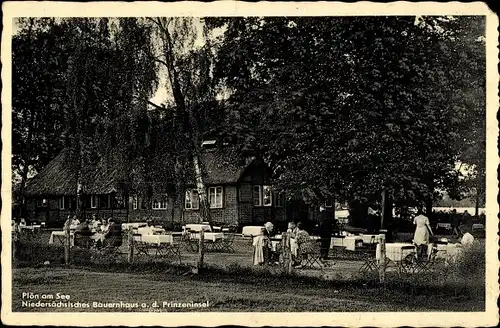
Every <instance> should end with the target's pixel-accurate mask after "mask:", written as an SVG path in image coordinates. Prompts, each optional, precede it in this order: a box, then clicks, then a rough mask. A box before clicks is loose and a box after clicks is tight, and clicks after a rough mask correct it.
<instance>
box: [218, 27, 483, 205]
mask: <svg viewBox="0 0 500 328" xmlns="http://www.w3.org/2000/svg"><path fill="white" fill-rule="evenodd" d="M464 21H466V22H468V23H469V24H474V23H475V22H479V23H481V21H480V20H479V19H478V18H475V20H473V19H471V18H464V19H462V18H460V19H457V20H453V21H447V20H442V21H439V24H441V26H444V27H443V29H444V31H451V32H453V33H442V32H439V31H442V30H439V29H436V28H435V27H434V28H428V26H429V24H430V23H429V24H427V25H425V26H424V27H422V26H421V25H419V24H416V23H415V18H414V17H333V18H323V17H315V18H311V17H290V18H274V17H273V18H267V17H266V18H258V17H253V18H234V19H233V18H231V19H228V20H226V21H221V20H219V19H218V20H214V21H212V22H211V23H212V24H213V25H214V26H222V25H223V24H226V26H227V31H226V34H225V39H224V41H223V45H222V46H221V48H220V49H221V50H220V52H219V55H218V58H219V61H218V65H217V68H216V73H215V74H216V77H217V79H218V80H219V82H220V83H223V84H226V85H227V86H228V87H229V88H230V89H231V92H232V96H231V98H230V104H231V105H232V107H231V110H230V112H229V115H228V116H229V118H228V120H227V125H226V131H225V135H226V137H227V138H228V139H229V140H231V142H233V143H235V144H236V145H238V146H239V147H240V149H241V151H242V152H244V153H247V154H252V155H256V156H260V157H263V158H264V159H266V161H267V162H268V163H269V164H270V165H271V167H273V169H274V175H275V178H276V179H277V181H278V187H279V188H282V189H284V190H286V191H287V193H288V194H289V195H297V194H302V195H303V196H306V197H308V198H311V199H312V200H313V201H314V200H316V201H318V200H319V201H321V200H322V199H324V198H325V197H326V196H328V195H330V194H331V193H333V194H335V195H336V196H337V198H338V200H341V201H344V200H350V199H352V198H355V197H359V196H363V195H372V194H377V193H379V192H380V191H381V189H382V188H383V187H385V188H386V189H388V191H389V192H390V195H391V196H392V197H394V198H395V199H396V201H400V200H403V201H404V202H405V203H411V202H415V203H416V204H418V203H422V202H423V201H427V200H429V199H432V198H433V196H436V195H434V193H433V190H435V188H441V189H445V190H446V189H449V190H456V189H457V188H458V187H460V173H459V172H457V171H455V170H454V166H455V161H456V160H457V155H456V154H457V147H458V148H461V147H460V146H459V145H457V141H458V140H461V139H463V138H464V135H465V134H464V131H463V130H464V129H466V131H471V130H473V129H474V128H473V127H470V126H469V127H466V126H464V125H465V124H466V123H465V122H467V121H468V118H469V117H470V116H471V115H476V113H474V114H473V113H472V112H471V110H472V109H471V108H470V106H469V107H467V106H466V105H467V103H466V100H469V101H470V99H471V98H467V99H464V97H457V96H456V95H457V94H460V92H457V86H464V82H467V81H468V80H470V78H471V76H473V77H475V78H477V79H481V78H484V73H482V71H481V69H482V66H481V64H480V61H478V62H477V63H476V62H475V61H476V59H477V58H482V57H481V49H482V48H481V45H479V46H478V47H475V48H474V47H469V45H470V42H472V41H471V35H470V34H468V35H467V37H468V38H465V37H463V36H462V33H464V31H468V28H467V26H466V25H465V23H464ZM474 32H479V33H481V32H482V30H481V29H476V30H475V31H474ZM472 35H473V34H472ZM482 46H483V48H484V45H482ZM464 47H469V48H467V50H469V51H468V54H469V55H470V56H468V57H464V56H463V55H461V53H462V50H463V48H464ZM482 50H483V51H484V49H482ZM459 59H460V60H459ZM453 62H460V63H461V65H460V66H452V67H450V63H453ZM468 64H471V65H472V64H474V65H472V66H471V65H468ZM469 67H472V70H475V71H474V73H471V71H469V70H468V68H469ZM459 81H460V82H461V83H460V84H459V83H458V82H459ZM478 83H480V82H478ZM469 89H470V88H469ZM469 89H468V90H469ZM481 96H482V97H483V98H484V95H476V96H475V97H472V99H476V98H478V97H479V98H481ZM459 109H460V110H461V111H462V112H457V111H458V110H459ZM475 110H477V111H478V112H480V111H481V110H484V106H483V107H482V109H481V110H479V109H475ZM475 117H477V118H478V122H481V120H480V119H479V118H480V117H481V115H476V116H475ZM482 118H483V122H484V116H482ZM469 139H470V140H473V139H475V137H469ZM304 194H305V195H304Z"/></svg>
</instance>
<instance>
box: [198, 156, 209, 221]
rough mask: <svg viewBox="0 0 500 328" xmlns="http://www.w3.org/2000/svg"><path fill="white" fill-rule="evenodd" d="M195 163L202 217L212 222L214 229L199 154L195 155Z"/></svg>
mask: <svg viewBox="0 0 500 328" xmlns="http://www.w3.org/2000/svg"><path fill="white" fill-rule="evenodd" d="M193 165H194V170H195V172H196V187H197V189H198V196H199V197H200V211H201V217H202V219H205V220H206V221H208V223H209V224H210V229H212V218H211V216H210V204H209V202H208V197H207V188H206V187H205V184H204V183H203V177H202V171H201V167H200V163H199V159H198V156H197V155H194V156H193Z"/></svg>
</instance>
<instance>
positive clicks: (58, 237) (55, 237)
mask: <svg viewBox="0 0 500 328" xmlns="http://www.w3.org/2000/svg"><path fill="white" fill-rule="evenodd" d="M65 236H66V234H65V232H64V231H52V233H51V234H50V238H49V244H54V243H56V241H57V242H58V243H61V244H63V245H64V237H65ZM70 244H71V246H73V245H74V244H75V235H74V234H73V233H72V232H71V233H70Z"/></svg>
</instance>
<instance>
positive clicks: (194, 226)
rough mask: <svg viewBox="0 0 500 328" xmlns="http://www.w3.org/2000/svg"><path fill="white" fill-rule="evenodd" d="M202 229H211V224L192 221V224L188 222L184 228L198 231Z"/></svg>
mask: <svg viewBox="0 0 500 328" xmlns="http://www.w3.org/2000/svg"><path fill="white" fill-rule="evenodd" d="M202 229H203V231H210V225H209V224H195V223H190V224H186V225H185V226H184V230H193V231H196V232H200V231H201V230H202Z"/></svg>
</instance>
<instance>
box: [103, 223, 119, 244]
mask: <svg viewBox="0 0 500 328" xmlns="http://www.w3.org/2000/svg"><path fill="white" fill-rule="evenodd" d="M104 243H105V244H106V245H110V246H115V247H119V246H121V245H122V225H121V224H117V223H116V222H115V220H114V219H113V218H109V219H108V227H107V230H106V232H105V233H104Z"/></svg>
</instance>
